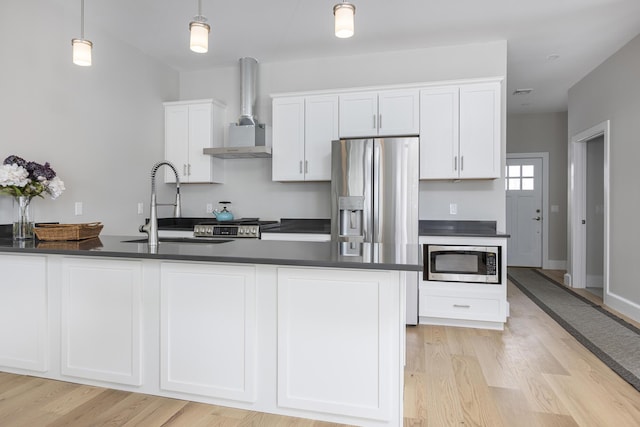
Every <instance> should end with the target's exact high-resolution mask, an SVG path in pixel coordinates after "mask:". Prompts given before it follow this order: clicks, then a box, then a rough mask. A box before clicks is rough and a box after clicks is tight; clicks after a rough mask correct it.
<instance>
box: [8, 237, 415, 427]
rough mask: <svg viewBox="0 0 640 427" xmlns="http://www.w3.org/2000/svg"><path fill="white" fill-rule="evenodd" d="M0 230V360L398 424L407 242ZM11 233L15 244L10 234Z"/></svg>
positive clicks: (256, 405) (65, 375)
mask: <svg viewBox="0 0 640 427" xmlns="http://www.w3.org/2000/svg"><path fill="white" fill-rule="evenodd" d="M131 239H132V238H131V237H119V236H103V237H100V238H99V239H96V240H94V241H83V242H51V243H49V242H35V243H33V244H26V245H20V244H17V243H15V244H14V243H13V242H12V241H11V240H10V239H0V268H1V269H2V271H3V276H2V280H1V281H0V320H2V323H1V324H2V326H1V327H0V370H3V371H6V372H12V373H18V374H26V375H34V376H40V377H44V378H52V379H59V380H63V381H70V382H77V383H82V384H91V385H98V386H103V387H110V388H115V389H121V390H127V391H134V392H140V393H148V394H154V395H159V396H167V397H173V398H178V399H187V400H193V401H199V402H204V403H211V404H217V405H222V406H229V407H236V408H241V409H247V410H252V411H261V412H270V413H277V414H282V415H289V416H297V417H303V418H311V419H318V420H325V421H329V422H337V423H345V424H353V425H363V426H398V425H402V402H403V366H404V348H405V342H404V336H405V335H404V301H405V299H404V289H405V283H404V272H405V271H419V270H420V269H421V267H420V254H419V246H418V245H408V246H402V247H391V246H386V247H383V246H381V245H363V246H362V248H361V249H362V250H361V252H360V254H359V255H358V256H343V255H340V253H339V252H340V251H339V248H338V246H337V244H335V243H331V242H328V243H318V242H278V241H261V240H250V241H242V240H233V241H229V242H226V243H161V244H160V245H159V247H158V248H157V251H150V250H149V248H148V246H147V244H146V243H129V242H127V243H125V242H123V241H124V240H131ZM20 246H23V247H20Z"/></svg>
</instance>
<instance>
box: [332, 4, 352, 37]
mask: <svg viewBox="0 0 640 427" xmlns="http://www.w3.org/2000/svg"><path fill="white" fill-rule="evenodd" d="M355 14H356V6H355V5H353V4H351V3H347V2H346V1H345V0H342V3H338V4H337V5H335V6H333V15H334V16H335V32H336V37H339V38H341V39H346V38H349V37H351V36H353V16H354V15H355Z"/></svg>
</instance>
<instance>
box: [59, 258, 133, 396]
mask: <svg viewBox="0 0 640 427" xmlns="http://www.w3.org/2000/svg"><path fill="white" fill-rule="evenodd" d="M62 271H63V281H62V316H61V317H62V331H61V339H62V346H61V347H62V352H61V359H62V360H61V373H62V375H63V376H66V375H69V376H73V377H79V378H86V379H92V380H99V381H109V382H113V383H118V384H128V385H142V324H143V321H142V320H143V313H144V311H143V308H142V262H140V261H113V260H106V259H100V260H92V259H81V258H78V259H76V258H65V259H64V261H63V266H62Z"/></svg>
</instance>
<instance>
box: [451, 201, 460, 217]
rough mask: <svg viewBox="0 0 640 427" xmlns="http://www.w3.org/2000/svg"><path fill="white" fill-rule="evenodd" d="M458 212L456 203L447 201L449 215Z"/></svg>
mask: <svg viewBox="0 0 640 427" xmlns="http://www.w3.org/2000/svg"><path fill="white" fill-rule="evenodd" d="M457 214H458V205H457V204H456V203H449V215H457Z"/></svg>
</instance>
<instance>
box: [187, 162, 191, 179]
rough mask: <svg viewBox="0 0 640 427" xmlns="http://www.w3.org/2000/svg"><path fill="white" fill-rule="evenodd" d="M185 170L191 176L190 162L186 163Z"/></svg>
mask: <svg viewBox="0 0 640 427" xmlns="http://www.w3.org/2000/svg"><path fill="white" fill-rule="evenodd" d="M187 172H188V173H189V176H191V163H189V164H188V165H187Z"/></svg>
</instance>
